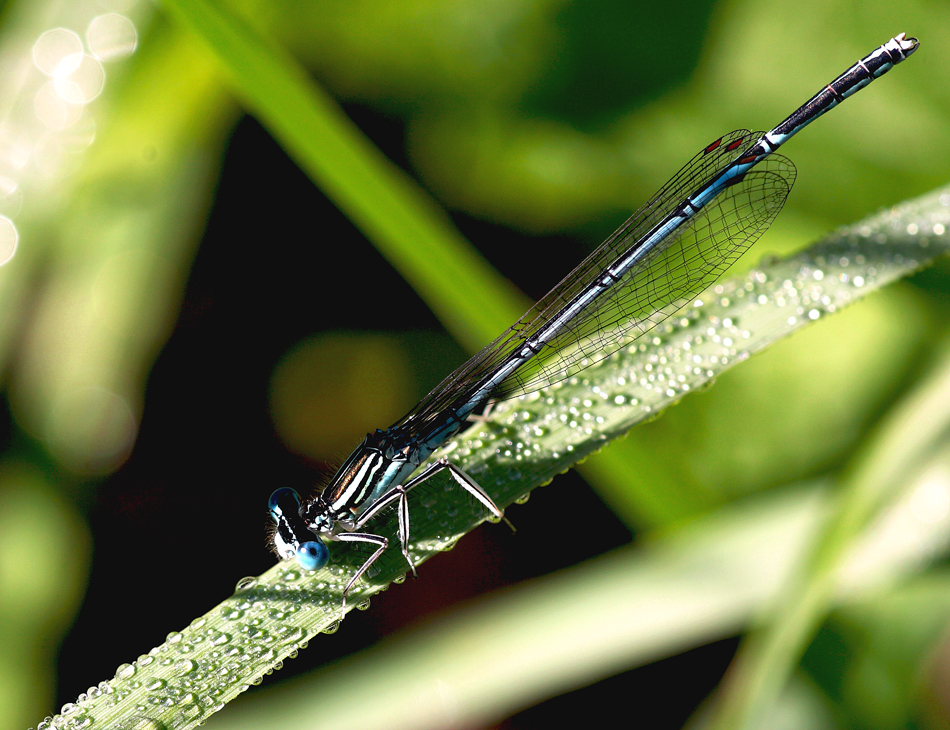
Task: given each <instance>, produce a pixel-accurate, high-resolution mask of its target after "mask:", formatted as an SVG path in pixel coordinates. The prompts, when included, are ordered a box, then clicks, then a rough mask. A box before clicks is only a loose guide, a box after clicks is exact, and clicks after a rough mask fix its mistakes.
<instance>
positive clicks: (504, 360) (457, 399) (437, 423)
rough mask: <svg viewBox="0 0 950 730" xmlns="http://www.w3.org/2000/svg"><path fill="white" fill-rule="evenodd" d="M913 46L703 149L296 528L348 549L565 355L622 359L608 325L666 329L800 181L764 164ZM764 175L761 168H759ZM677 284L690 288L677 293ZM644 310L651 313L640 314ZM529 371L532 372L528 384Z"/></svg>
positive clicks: (366, 455) (898, 41)
mask: <svg viewBox="0 0 950 730" xmlns="http://www.w3.org/2000/svg"><path fill="white" fill-rule="evenodd" d="M916 48H917V41H916V39H913V38H910V39H907V38H905V37H904V35H903V34H901V35H899V36H897V37H896V38H893V39H892V40H890V41H888V42H887V43H885V44H884V45H883V46H880V47H879V48H878V49H876V50H875V51H874V52H872V53H871V54H869V55H868V56H867V57H865V58H863V59H862V60H860V61H859V62H858V63H857V64H855V65H854V66H853V67H852V68H850V69H849V70H848V71H846V72H845V73H844V74H842V75H841V76H839V77H838V78H837V79H835V80H834V81H832V82H831V83H830V84H829V85H828V86H826V87H825V88H824V89H822V90H821V91H820V92H819V93H818V94H816V95H815V96H814V97H813V98H812V99H811V100H809V101H808V102H807V103H806V104H805V105H803V106H802V107H800V108H799V109H797V110H796V111H795V112H794V113H793V114H791V115H790V116H789V117H788V118H787V119H785V121H783V122H782V123H781V124H779V125H778V126H777V127H775V128H774V129H772V130H771V131H769V132H766V133H764V134H760V135H755V134H752V133H748V132H735V133H733V134H731V135H727V136H725V137H721V138H720V139H719V140H716V141H715V142H713V143H712V144H710V145H708V146H707V147H706V148H705V149H704V150H702V151H701V152H700V153H699V155H697V156H696V157H695V158H694V159H693V160H692V161H691V162H690V163H689V164H688V165H687V166H686V167H685V168H683V170H681V171H680V173H679V174H678V175H677V176H674V178H673V179H672V180H670V182H669V183H667V185H665V186H664V187H663V188H661V190H660V192H658V193H657V195H656V196H654V198H652V199H651V200H650V201H648V203H647V204H646V205H645V206H643V207H642V208H641V209H640V210H639V211H638V212H637V213H636V214H634V216H632V217H631V219H630V220H628V221H627V223H625V224H624V225H623V226H622V227H621V228H620V229H619V230H618V232H617V233H615V234H614V235H613V236H612V237H611V238H609V239H608V240H607V241H606V242H604V244H603V245H602V246H601V247H600V248H599V249H598V250H597V251H595V252H594V254H592V255H591V256H590V257H588V259H586V260H585V261H584V262H582V264H581V265H580V266H578V267H577V268H576V269H575V270H574V271H573V272H572V273H571V274H570V275H569V276H568V277H567V278H565V280H564V281H562V282H561V284H559V285H558V286H557V287H555V289H554V290H552V291H551V292H550V293H549V294H548V295H547V296H545V297H544V298H543V299H542V300H541V301H540V302H539V303H538V305H536V306H535V307H534V308H533V309H532V310H531V311H529V312H528V313H527V314H526V315H525V316H524V317H522V319H521V320H519V321H518V322H517V323H516V324H515V325H514V326H513V327H512V328H511V329H509V330H508V331H507V332H506V333H504V334H503V335H502V336H501V337H500V338H499V339H498V340H496V341H495V342H494V343H492V344H491V345H489V346H488V347H486V348H485V349H484V350H482V352H480V353H478V354H477V355H476V356H475V357H473V358H472V359H471V360H469V362H467V363H466V364H465V365H463V366H462V367H460V368H459V369H457V370H456V371H455V372H454V373H452V374H451V375H450V376H449V377H448V378H446V379H445V381H443V382H442V383H441V384H440V385H439V386H437V387H436V388H435V390H433V391H432V393H430V394H429V395H428V396H426V398H425V399H423V401H422V402H421V403H420V404H419V405H418V406H417V407H416V408H415V409H413V411H411V412H410V413H409V414H407V415H406V416H405V417H404V418H403V419H402V420H400V421H399V422H398V423H397V424H395V425H394V426H392V427H390V428H389V429H387V430H385V431H376V432H375V433H374V434H370V435H368V436H367V437H366V439H365V440H364V442H363V443H362V444H361V445H360V446H359V448H357V449H356V450H355V451H354V452H353V453H352V454H351V455H350V457H349V458H348V459H347V460H346V462H344V464H343V466H342V467H341V468H340V469H339V470H338V471H337V473H336V474H335V475H334V477H333V478H332V479H331V481H330V483H329V484H328V485H327V486H326V487H325V488H324V489H323V491H322V492H321V493H320V494H319V495H318V496H316V497H314V498H311V499H310V500H307V501H305V502H304V503H303V504H302V505H301V506H300V508H299V518H300V519H301V520H302V522H303V525H304V526H305V528H306V530H307V531H309V532H310V533H311V534H313V535H315V536H324V537H327V538H329V539H341V538H340V535H343V534H345V533H344V532H343V531H346V530H353V529H358V528H360V527H361V526H362V524H363V523H364V522H365V519H368V518H369V517H370V516H371V515H372V514H375V511H376V507H377V505H378V504H379V502H380V500H388V499H392V498H393V496H392V495H393V494H394V493H395V492H394V490H398V489H399V487H400V485H402V484H403V483H405V482H407V480H411V479H412V477H413V474H414V473H415V472H416V471H417V469H418V468H419V467H420V465H421V464H422V462H424V461H425V460H426V459H427V458H428V457H429V456H430V455H432V453H433V452H434V451H435V450H436V449H438V448H439V447H440V446H441V445H442V444H444V443H445V442H446V441H447V440H449V439H450V438H451V437H452V436H454V435H455V434H456V433H458V432H459V430H460V429H461V428H462V426H463V425H464V424H465V422H466V419H468V418H469V417H470V416H471V415H472V414H473V413H475V412H476V411H478V410H480V409H481V408H482V407H484V406H485V404H486V403H488V402H489V401H490V400H491V399H493V398H506V397H512V396H513V395H517V394H520V393H528V392H532V390H538V389H540V388H541V387H543V386H544V385H546V384H549V383H551V382H554V380H556V379H557V378H558V377H565V375H564V373H565V372H567V366H566V365H565V363H566V362H567V360H566V359H564V358H561V357H560V354H561V353H562V352H564V351H567V350H568V349H571V357H572V358H574V360H572V361H571V362H572V363H576V362H577V361H579V360H580V359H581V358H583V360H584V362H587V361H589V359H590V357H591V356H592V354H593V353H595V352H597V353H599V354H600V356H603V355H604V354H609V352H612V351H614V350H616V349H617V348H619V347H620V346H621V344H622V342H621V341H620V338H617V339H611V340H609V341H607V340H606V339H604V338H602V337H601V336H600V334H601V330H606V329H607V327H608V326H614V325H616V324H618V323H622V318H621V315H623V316H629V317H630V318H631V319H632V320H636V321H635V322H634V325H633V326H634V327H636V328H637V329H639V330H640V332H641V333H645V332H646V331H647V330H648V329H649V327H652V326H655V325H656V324H657V322H658V321H659V319H651V315H650V314H649V310H650V308H652V309H654V310H659V309H662V308H663V307H668V306H669V305H670V304H671V302H672V301H679V300H680V299H682V298H683V297H684V296H688V295H694V294H695V293H697V292H698V291H700V290H701V288H705V286H704V285H705V284H707V283H709V282H710V281H711V280H714V279H711V280H710V279H709V278H708V277H710V276H713V275H715V276H718V274H719V273H721V271H722V270H723V269H724V268H725V267H726V266H728V265H729V264H731V263H732V261H733V260H734V259H735V258H736V257H737V256H738V255H739V254H738V253H735V251H736V250H738V252H739V253H741V251H742V250H744V248H741V247H737V246H736V247H730V246H731V245H732V244H731V237H737V236H738V237H745V239H748V240H747V241H746V243H745V244H744V245H749V243H751V241H752V240H755V238H757V237H758V235H760V234H761V232H762V231H763V230H764V229H765V228H767V227H768V225H769V224H770V223H771V220H772V219H773V218H774V216H775V215H776V214H777V212H778V210H780V209H781V205H782V204H783V203H784V200H785V196H787V194H788V190H789V189H790V187H791V184H792V182H793V180H794V166H793V165H791V163H790V162H788V161H785V160H784V158H781V156H778V155H776V156H775V158H776V159H778V160H781V161H782V163H781V164H776V165H775V166H774V167H773V168H769V167H768V165H762V164H761V163H763V162H764V161H766V160H767V158H770V157H771V156H772V155H773V153H774V152H775V151H776V150H777V149H778V148H779V147H780V146H781V145H782V144H784V143H785V142H786V141H787V140H788V139H789V138H790V137H792V136H793V135H795V134H796V133H797V132H799V131H800V130H801V129H802V128H804V127H805V126H806V125H808V124H809V123H811V122H812V121H814V120H815V119H817V118H818V117H819V116H821V115H822V114H824V113H825V112H827V111H828V110H830V109H832V108H834V107H835V106H836V105H838V104H839V103H840V102H841V101H843V100H844V99H846V98H847V97H848V96H850V95H852V94H854V93H855V92H856V91H858V90H859V89H861V88H863V87H864V86H866V85H867V84H869V83H870V82H871V81H872V80H874V79H875V78H877V77H879V76H881V75H883V74H884V73H886V72H887V71H888V70H889V69H890V68H892V67H893V66H894V65H895V64H897V63H900V62H901V61H902V60H904V59H905V58H907V56H909V55H910V54H911V53H913V52H914V51H915V50H916ZM757 166H761V167H760V168H758V169H755V170H753V168H756V167H757ZM756 176H757V177H756ZM725 199H728V200H729V202H730V204H731V207H730V208H729V211H728V212H729V213H730V214H731V215H732V217H733V218H736V217H738V218H739V219H740V220H739V222H738V223H736V222H734V221H733V220H732V218H729V217H728V216H727V215H726V212H724V211H723V210H716V211H715V214H714V213H712V212H710V211H711V210H712V209H713V208H714V207H715V206H721V207H722V208H725V207H726V206H724V205H723V203H722V201H723V200H725ZM745 218H748V219H749V220H745ZM697 221H702V225H703V226H706V228H704V229H703V230H704V231H706V230H707V228H708V229H709V230H710V231H712V233H703V236H705V237H700V234H698V233H696V228H697V226H698V225H699V224H698V223H697ZM687 232H692V235H693V237H694V239H695V241H694V242H695V243H696V244H697V245H698V246H707V247H708V246H711V244H710V240H711V239H712V238H714V236H715V235H719V236H721V237H722V239H723V241H724V243H723V245H722V248H723V249H724V250H726V253H722V252H720V250H719V249H718V248H710V250H711V251H713V253H714V256H715V257H719V258H718V259H715V260H713V261H712V262H706V261H705V260H704V261H703V262H702V264H703V265H705V266H707V269H706V270H705V272H704V274H703V276H704V277H706V278H695V279H694V278H692V276H691V274H690V271H689V267H690V266H691V265H693V264H690V262H689V261H687V260H686V259H688V258H690V251H691V250H692V249H690V248H689V247H687V246H686V244H685V243H683V240H686V239H684V236H685V235H686V233H687ZM677 242H678V243H677ZM674 243H676V244H677V245H681V246H682V247H683V248H682V251H680V252H679V253H678V254H677V255H678V256H679V257H680V258H682V259H683V260H684V261H683V263H682V265H681V266H682V268H676V269H675V270H674V269H673V265H672V264H671V263H670V261H671V260H672V259H670V260H663V261H662V263H663V267H665V268H663V270H662V271H660V269H661V267H660V266H657V270H658V272H659V274H663V275H664V276H667V277H668V278H669V279H670V282H672V283H670V282H667V283H666V285H665V286H666V289H665V291H667V292H668V295H667V296H666V298H664V297H662V296H660V297H659V298H657V299H649V298H647V295H646V294H644V292H645V291H646V290H647V289H650V288H651V287H650V286H644V287H642V288H637V287H634V286H633V285H632V284H631V283H630V282H631V281H632V280H633V279H634V278H635V277H637V276H640V275H641V274H643V273H644V272H647V273H650V270H649V268H648V267H649V266H652V265H653V264H654V263H655V262H656V261H658V260H659V258H658V257H660V256H662V255H665V254H664V252H665V251H667V250H668V249H669V248H670V247H671V246H672V245H674ZM717 245H718V244H717ZM706 253H707V252H706V251H705V250H702V251H701V252H700V255H698V256H696V257H693V258H695V259H697V260H698V259H705V258H707V255H706ZM678 261H679V259H677V262H678ZM676 266H680V264H679V263H676ZM671 270H672V271H673V273H672V274H671V273H670V271H671ZM659 274H658V275H659ZM677 277H679V278H681V279H683V280H686V283H685V284H683V285H682V286H681V285H680V284H678V283H677V281H678V280H677ZM647 284H650V282H647ZM701 285H702V286H701ZM625 287H626V288H625ZM700 287H701V288H700ZM641 289H642V290H641ZM618 292H621V293H619V294H618ZM670 292H672V294H670ZM673 294H675V295H676V296H673ZM650 296H654V294H652V293H651V294H650ZM623 297H627V299H625V300H622V298H623ZM628 300H629V301H628ZM612 307H613V308H612ZM643 311H646V312H647V314H645V315H643V314H639V313H641V312H643ZM605 312H606V314H604V313H605ZM631 312H633V313H637V314H636V316H633V315H630V314H629V313H631ZM592 313H593V314H592ZM637 317H640V319H639V320H637ZM601 320H602V321H601ZM644 322H647V323H649V324H648V325H644V324H643V323H644ZM578 323H581V324H578ZM611 348H613V349H611ZM578 353H579V354H578ZM547 361H550V363H552V366H551V367H550V368H548V366H547V365H538V363H539V362H547ZM532 367H534V370H533V371H530V370H531V368H532ZM526 371H530V372H529V373H528V374H527V375H526V374H525V372H526ZM485 498H486V499H488V498H487V495H486V496H485ZM291 507H292V505H291V506H282V507H280V508H277V509H275V508H272V515H274V519H275V521H276V522H277V524H278V535H277V536H276V537H275V543H276V544H277V546H278V552H280V554H281V556H282V557H290V556H291V553H292V550H291V548H293V547H295V546H299V535H300V534H301V533H302V532H303V531H302V530H301V525H300V524H299V522H298V523H295V521H294V517H293V515H292V514H290V513H291V512H292V509H291ZM361 518H363V519H362V520H361ZM407 519H408V517H407ZM285 523H286V524H285ZM282 531H283V532H282ZM350 534H357V533H350ZM359 534H360V535H361V536H362V537H364V538H366V537H367V535H365V534H363V533H359ZM369 537H372V536H369ZM354 539H355V538H354ZM404 552H406V550H405V547H404ZM374 559H375V556H374V557H373V558H371V559H370V561H369V562H371V561H372V560H374ZM407 559H408V554H407ZM369 562H368V563H367V565H364V566H363V568H362V569H361V571H360V574H361V573H362V572H363V571H365V569H366V568H367V567H368V565H369Z"/></svg>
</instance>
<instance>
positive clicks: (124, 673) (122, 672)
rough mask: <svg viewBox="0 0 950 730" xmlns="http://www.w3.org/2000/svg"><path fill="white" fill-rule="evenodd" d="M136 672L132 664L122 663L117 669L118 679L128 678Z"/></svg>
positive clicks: (116, 676) (116, 675)
mask: <svg viewBox="0 0 950 730" xmlns="http://www.w3.org/2000/svg"><path fill="white" fill-rule="evenodd" d="M133 674H135V667H134V666H133V665H132V664H120V665H119V668H118V669H116V670H115V678H116V679H128V678H129V677H131V676H132V675H133Z"/></svg>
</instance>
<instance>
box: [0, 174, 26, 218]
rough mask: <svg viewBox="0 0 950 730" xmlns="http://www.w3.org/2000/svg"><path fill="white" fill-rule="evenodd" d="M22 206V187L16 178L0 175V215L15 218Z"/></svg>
mask: <svg viewBox="0 0 950 730" xmlns="http://www.w3.org/2000/svg"><path fill="white" fill-rule="evenodd" d="M22 207H23V189H22V188H21V187H20V185H19V183H17V181H16V180H14V179H13V178H9V177H3V176H2V175H0V216H4V217H6V218H10V219H13V218H16V216H17V214H18V213H19V212H20V208H22Z"/></svg>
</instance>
